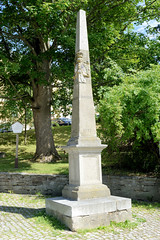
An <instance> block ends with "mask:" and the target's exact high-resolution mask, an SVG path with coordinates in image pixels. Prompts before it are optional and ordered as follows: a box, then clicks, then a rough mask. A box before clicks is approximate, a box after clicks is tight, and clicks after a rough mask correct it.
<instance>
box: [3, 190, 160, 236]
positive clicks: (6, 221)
mask: <svg viewBox="0 0 160 240" xmlns="http://www.w3.org/2000/svg"><path fill="white" fill-rule="evenodd" d="M44 207H45V200H44V199H43V198H41V197H39V196H28V195H18V194H4V193H0V240H14V239H15V240H17V239H19V240H27V239H33V240H34V239H35V240H36V239H37V240H40V239H41V240H52V239H56V240H63V239H67V240H68V239H77V240H78V239H85V240H94V239H97V240H101V239H103V240H104V239H107V240H110V239H111V240H133V239H134V240H160V208H154V209H153V208H152V209H147V208H144V207H133V209H132V212H133V225H134V222H136V223H137V222H138V226H137V227H135V228H132V227H131V228H130V229H127V228H123V227H118V226H115V227H114V228H113V229H110V230H109V229H108V230H103V229H102V230H96V231H90V232H87V233H75V232H71V231H69V230H67V229H65V227H63V226H60V225H58V223H57V222H56V221H55V222H52V226H50V225H49V223H50V218H48V217H45V216H44V217H43V216H41V215H42V213H43V212H44ZM142 219H143V221H142ZM144 219H145V220H146V221H144Z"/></svg>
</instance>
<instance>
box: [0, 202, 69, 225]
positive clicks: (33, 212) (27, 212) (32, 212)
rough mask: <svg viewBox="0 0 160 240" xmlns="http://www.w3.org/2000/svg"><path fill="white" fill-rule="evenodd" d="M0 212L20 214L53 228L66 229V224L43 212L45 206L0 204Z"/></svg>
mask: <svg viewBox="0 0 160 240" xmlns="http://www.w3.org/2000/svg"><path fill="white" fill-rule="evenodd" d="M0 212H6V213H10V214H13V213H16V214H21V215H22V216H23V217H24V218H26V219H29V218H33V219H34V220H35V222H36V223H38V224H43V225H48V226H49V227H53V228H54V230H66V229H67V228H66V226H65V225H63V224H61V223H60V222H59V221H58V220H57V219H56V218H55V217H53V216H49V215H47V214H46V212H45V208H39V209H35V208H26V207H15V206H0Z"/></svg>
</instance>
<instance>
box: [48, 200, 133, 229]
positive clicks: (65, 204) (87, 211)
mask: <svg viewBox="0 0 160 240" xmlns="http://www.w3.org/2000/svg"><path fill="white" fill-rule="evenodd" d="M46 213H47V214H49V215H52V216H55V217H56V218H57V219H58V220H60V221H61V222H62V223H64V224H65V225H66V226H67V227H68V228H69V229H71V230H72V231H77V230H80V229H91V228H96V227H99V226H105V225H109V224H110V221H115V222H123V221H125V220H131V219H132V213H131V199H129V198H122V197H116V196H109V197H107V198H96V199H89V200H81V201H72V200H68V199H65V198H63V197H57V198H49V199H46Z"/></svg>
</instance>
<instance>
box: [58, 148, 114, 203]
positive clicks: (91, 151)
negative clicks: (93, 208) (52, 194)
mask: <svg viewBox="0 0 160 240" xmlns="http://www.w3.org/2000/svg"><path fill="white" fill-rule="evenodd" d="M104 147H105V146H104V145H99V146H78V145H76V146H67V147H65V148H64V149H65V150H66V151H67V152H68V153H69V185H66V186H65V187H64V189H63V191H62V196H63V197H64V198H68V199H71V200H83V199H92V198H101V197H108V196H110V190H109V188H108V187H107V186H106V185H103V184H102V172H101V151H102V149H103V148H104Z"/></svg>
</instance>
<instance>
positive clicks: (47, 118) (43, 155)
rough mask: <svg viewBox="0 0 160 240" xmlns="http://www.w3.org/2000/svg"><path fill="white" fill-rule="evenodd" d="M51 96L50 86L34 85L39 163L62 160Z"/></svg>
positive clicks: (33, 105) (34, 116)
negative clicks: (52, 116) (57, 148)
mask: <svg viewBox="0 0 160 240" xmlns="http://www.w3.org/2000/svg"><path fill="white" fill-rule="evenodd" d="M44 66H45V68H46V69H43V70H44V71H46V79H47V78H49V72H48V71H49V70H48V71H47V67H46V66H49V62H48V61H46V62H44V64H43V66H42V67H44ZM51 94H52V88H51V86H50V85H49V84H48V85H44V84H43V85H39V84H37V85H36V84H35V83H34V84H33V98H34V101H33V104H32V107H33V118H34V127H35V134H36V153H35V157H34V159H35V160H36V161H39V162H55V161H56V160H57V159H60V156H59V155H58V153H57V151H56V148H55V145H54V140H53V135H52V129H51Z"/></svg>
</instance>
